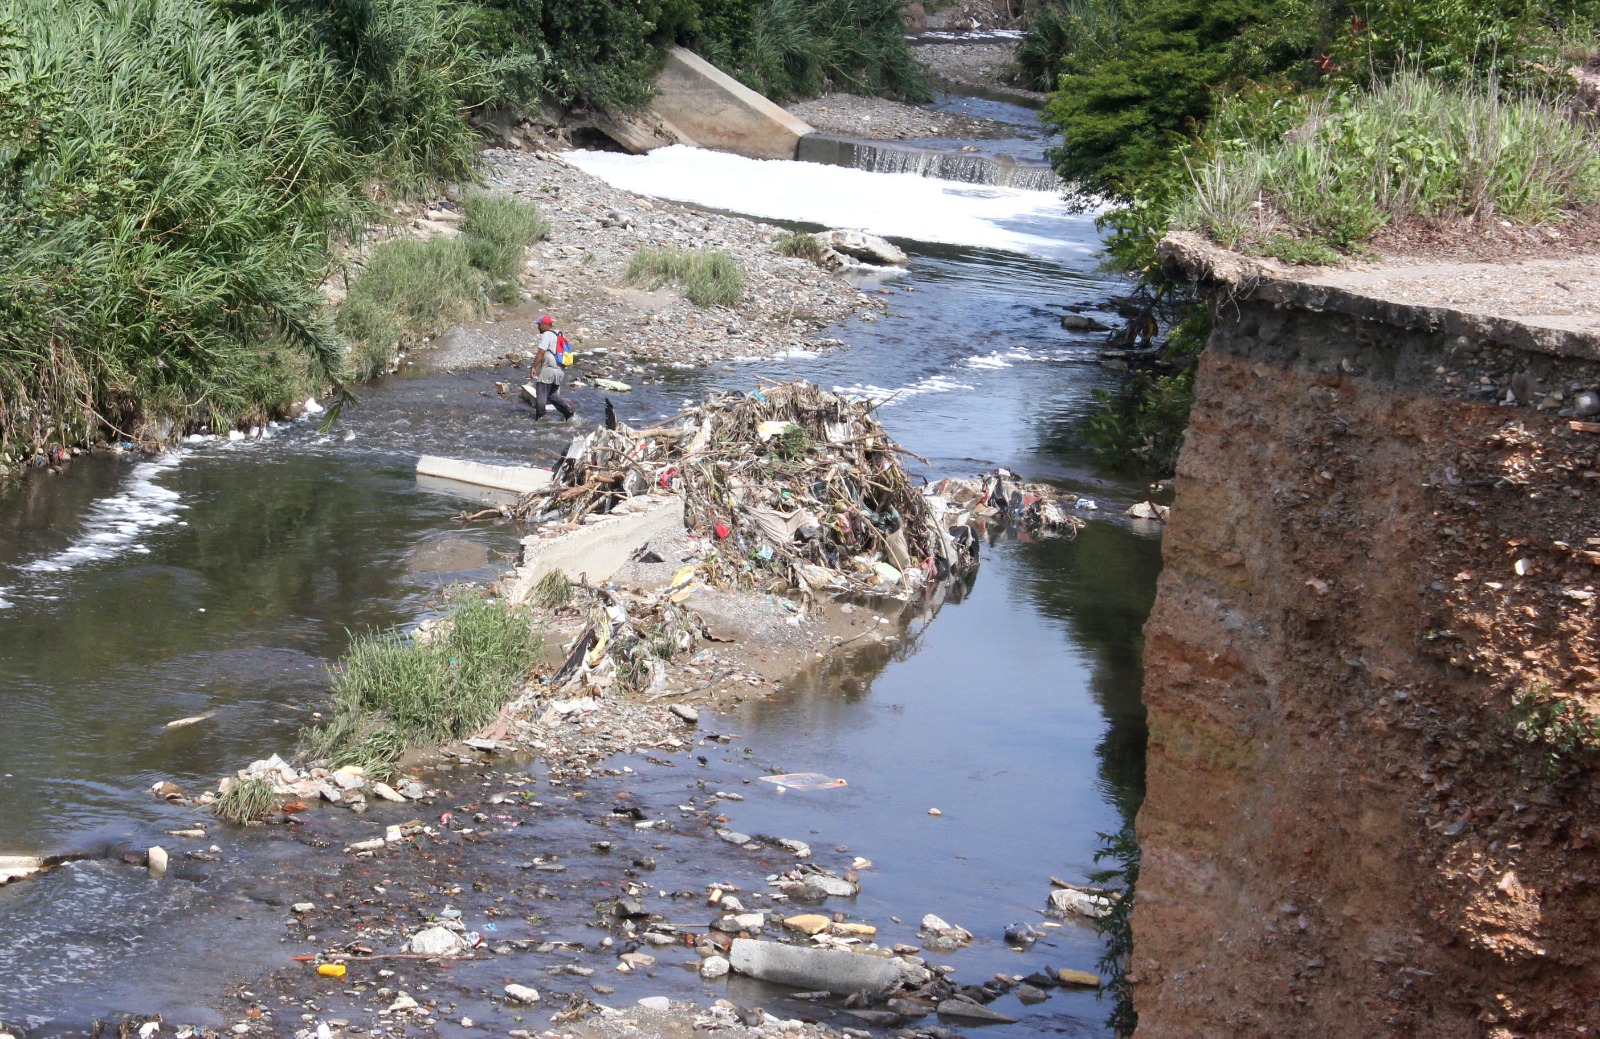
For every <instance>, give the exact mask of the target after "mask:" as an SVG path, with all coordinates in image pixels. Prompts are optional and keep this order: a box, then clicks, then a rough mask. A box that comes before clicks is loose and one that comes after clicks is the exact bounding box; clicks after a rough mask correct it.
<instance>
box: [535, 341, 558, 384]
mask: <svg viewBox="0 0 1600 1039" xmlns="http://www.w3.org/2000/svg"><path fill="white" fill-rule="evenodd" d="M538 348H539V349H540V350H543V351H544V361H543V362H542V363H541V364H540V365H539V371H538V372H537V373H535V375H534V379H535V380H536V381H538V382H553V383H555V384H556V385H557V386H559V385H561V383H562V377H563V374H564V373H563V372H562V371H561V362H560V361H558V360H557V359H556V331H555V329H553V328H552V329H547V330H545V331H544V332H541V333H540V334H539V347H538Z"/></svg>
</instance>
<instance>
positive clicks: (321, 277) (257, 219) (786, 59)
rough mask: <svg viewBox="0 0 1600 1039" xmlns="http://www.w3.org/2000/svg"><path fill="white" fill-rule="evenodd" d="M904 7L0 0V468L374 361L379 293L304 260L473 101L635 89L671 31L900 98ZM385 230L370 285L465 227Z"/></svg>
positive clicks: (497, 103) (779, 71)
mask: <svg viewBox="0 0 1600 1039" xmlns="http://www.w3.org/2000/svg"><path fill="white" fill-rule="evenodd" d="M896 12H897V4H896V3H895V2H894V0H826V2H823V3H812V4H808V3H801V2H797V0H641V2H639V3H630V4H610V3H602V2H599V0H587V2H581V3H563V4H538V3H531V2H528V0H475V2H466V3H462V2H449V0H368V2H364V3H361V4H323V3H316V2H312V0H103V2H97V3H93V4H77V3H71V2H68V0H15V2H14V3H12V4H9V5H6V7H5V9H4V11H3V13H0V279H3V280H4V281H5V283H6V284H7V285H8V286H9V291H8V292H7V294H6V298H5V299H4V300H3V301H0V471H3V469H4V467H5V465H6V464H7V463H8V461H11V460H15V459H19V458H28V457H35V456H36V457H39V458H40V459H42V458H43V457H44V454H45V453H46V452H47V451H48V449H49V448H51V447H52V446H58V447H59V446H69V445H73V444H78V443H83V442H86V441H89V440H92V439H95V438H96V437H98V436H114V437H117V438H123V439H132V440H142V439H151V440H153V439H161V438H163V437H165V436H168V435H171V433H172V432H174V431H178V432H182V431H184V430H188V429H194V428H209V429H212V430H221V429H226V428H231V427H233V426H235V425H240V424H246V423H254V422H258V421H259V420H261V419H263V418H265V417H268V416H270V415H273V414H276V413H279V412H282V411H283V410H284V409H286V408H287V407H288V406H289V405H290V404H291V403H292V402H293V401H295V400H299V399H303V398H304V396H305V395H306V394H307V393H308V392H311V391H313V390H317V389H325V388H328V387H330V386H340V385H341V384H342V382H343V381H344V380H346V379H348V378H351V377H360V376H364V375H367V374H371V373H372V372H374V371H376V370H379V369H380V368H381V367H382V363H381V359H380V358H379V356H378V355H379V354H381V353H383V352H384V350H385V349H387V347H379V346H377V345H375V344H378V343H380V342H386V341H389V340H391V339H392V338H394V337H395V336H396V335H397V334H398V333H396V331H395V328H394V326H393V325H392V324H391V323H390V321H391V319H392V318H394V316H395V315H394V314H392V313H384V312H380V311H381V308H380V309H375V308H374V306H373V305H372V303H373V301H372V300H371V299H367V300H365V301H361V300H358V301H356V302H354V303H353V304H352V306H353V307H354V308H356V309H357V312H354V313H348V314H346V315H345V316H343V317H341V318H339V319H338V320H335V319H334V318H333V316H332V314H331V312H330V309H329V307H328V306H327V303H326V300H325V298H324V296H323V294H322V293H321V292H320V291H319V290H318V288H317V286H319V285H322V284H324V283H325V282H326V281H327V279H328V278H329V277H330V275H334V274H336V273H337V272H338V269H339V267H340V265H341V258H342V257H345V256H346V255H352V256H360V255H362V251H361V250H360V249H355V250H351V248H350V245H351V243H352V242H357V241H358V240H359V239H360V237H361V235H362V233H363V231H364V229H365V228H367V227H370V226H371V225H373V224H374V223H378V222H381V221H382V219H384V217H385V215H386V214H387V213H389V212H390V211H392V208H393V205H394V204H395V203H396V202H403V201H405V200H407V199H420V198H431V197H436V196H437V195H439V194H441V193H444V192H445V191H446V189H447V186H448V185H452V184H460V183H462V182H467V181H470V180H471V177H472V165H473V161H474V154H475V151H476V148H477V146H478V141H479V138H478V136H477V134H476V132H475V131H474V129H473V127H472V125H471V122H472V119H473V117H474V115H475V114H477V113H481V112H484V111H486V110H489V109H497V108H498V109H507V110H511V111H513V112H517V111H522V110H529V109H531V108H532V107H533V106H535V105H536V104H539V103H545V102H553V103H555V104H557V105H560V106H568V107H579V108H585V107H587V108H593V107H627V106H632V105H638V104H642V103H643V102H645V101H647V100H648V98H649V95H650V90H651V80H652V77H653V75H654V73H655V71H656V69H657V68H659V65H660V61H661V54H662V51H663V49H664V48H665V47H666V46H667V45H669V44H671V43H674V42H682V43H686V44H690V45H692V46H695V47H698V48H699V49H701V50H702V51H703V52H704V53H706V54H708V55H710V56H711V57H712V58H713V59H714V60H720V61H724V62H726V63H728V65H729V67H730V70H731V71H733V72H734V73H735V74H736V75H738V76H740V78H743V79H745V80H746V81H747V82H751V83H754V84H755V85H757V86H761V87H763V88H765V89H770V90H772V91H774V92H775V93H778V94H780V95H782V94H792V93H803V92H807V91H813V90H820V89H824V88H827V89H844V90H862V91H874V92H883V93H893V94H898V95H901V96H917V95H919V94H920V93H921V92H922V91H923V89H924V88H923V86H922V83H921V79H920V78H919V77H918V76H917V75H916V73H915V70H914V66H913V65H912V63H911V60H910V57H909V52H908V51H907V50H906V45H905V41H904V39H903V37H902V35H901V31H900V28H899V23H898V21H897V19H896V17H895V16H896ZM469 220H470V217H469ZM474 237H475V238H476V242H477V244H473V242H471V241H469V243H468V245H467V246H466V247H465V252H466V253H467V256H466V259H467V260H468V262H469V263H470V264H471V266H472V267H473V268H474V269H475V270H477V271H479V272H483V271H488V270H490V269H491V268H494V269H497V270H501V271H504V270H505V267H506V265H505V263H504V262H503V261H504V254H503V255H501V256H499V257H496V256H491V255H490V254H489V253H490V252H492V251H493V250H494V249H495V248H497V247H493V246H489V245H487V244H485V243H487V242H488V241H489V240H490V238H492V235H489V236H485V235H477V236H472V235H470V234H469V238H474ZM485 250H488V251H485ZM394 251H395V252H406V251H409V252H410V255H409V256H406V257H404V258H400V259H396V258H391V259H387V260H382V261H379V260H377V258H376V254H375V255H374V257H373V264H374V265H375V266H377V267H379V268H380V273H381V269H382V268H384V267H389V268H390V270H389V271H388V273H387V275H383V276H380V275H375V274H374V272H373V271H372V270H371V269H369V270H367V271H366V273H365V275H364V276H363V280H364V279H365V278H366V277H370V278H372V282H371V284H370V285H369V286H368V289H367V290H363V291H365V292H366V294H367V295H368V296H379V295H382V293H380V292H379V291H378V290H379V289H380V287H381V284H380V283H381V282H382V281H383V277H384V276H392V277H394V278H397V279H398V278H400V277H401V276H402V275H403V274H405V273H406V272H408V271H413V270H415V269H417V268H423V269H432V268H433V267H435V266H436V265H439V264H443V265H445V266H446V267H448V268H449V269H450V270H451V271H453V272H454V273H455V274H457V275H459V274H462V273H463V270H462V268H461V266H460V263H459V260H460V257H459V256H458V255H456V254H457V253H459V252H461V251H462V250H461V248H460V247H457V246H448V245H439V246H427V247H417V248H411V247H405V248H404V249H400V248H397V249H396V250H394ZM514 277H515V271H514V270H513V271H511V272H510V273H509V274H499V275H496V276H495V277H494V278H493V279H492V284H490V285H489V286H488V288H489V290H490V291H489V294H490V295H491V297H495V296H498V297H499V298H501V299H508V298H511V293H512V291H513V290H512V287H511V282H512V280H514ZM447 280H449V279H447ZM362 308H365V309H362ZM400 331H401V332H403V331H404V329H403V328H402V329H401V330H400ZM352 343H354V345H355V347H356V349H355V351H354V353H353V354H351V352H350V348H351V345H352Z"/></svg>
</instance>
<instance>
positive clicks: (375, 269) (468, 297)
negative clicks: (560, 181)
mask: <svg viewBox="0 0 1600 1039" xmlns="http://www.w3.org/2000/svg"><path fill="white" fill-rule="evenodd" d="M462 210H463V213H464V219H463V220H462V223H461V229H462V234H461V237H459V238H446V237H442V236H441V237H435V238H427V239H414V238H400V239H394V240H391V241H388V242H384V243H383V244H381V245H379V246H378V247H377V248H375V249H374V250H373V251H372V255H371V257H370V258H369V259H368V260H367V262H366V265H365V267H364V268H363V269H362V270H361V271H360V273H359V274H358V275H356V277H355V278H354V280H353V281H352V283H351V285H350V291H349V294H348V295H347V296H346V298H345V301H344V302H343V303H342V304H341V305H340V306H339V309H338V311H337V314H336V316H335V323H336V325H337V327H338V329H339V331H340V332H341V333H342V334H343V335H344V336H345V338H346V339H348V340H349V343H350V353H349V358H348V360H347V363H346V366H345V373H346V374H347V375H348V376H349V377H351V378H356V379H366V378H371V377H373V376H376V375H381V374H382V373H383V372H385V371H387V370H388V367H389V364H390V362H391V361H392V360H393V358H394V356H395V353H396V351H397V350H398V349H399V348H400V346H401V345H402V344H403V343H405V342H407V341H408V340H413V339H417V338H420V337H422V336H425V335H433V334H436V333H438V332H441V331H443V330H444V329H445V328H447V327H449V326H450V325H452V324H454V323H456V322H458V321H465V320H467V319H469V318H471V317H474V316H477V315H481V314H482V313H484V312H485V311H486V309H487V304H488V303H489V301H490V300H491V299H492V300H495V301H497V302H501V303H510V302H513V301H515V300H516V299H518V298H519V297H520V295H521V289H520V287H519V285H518V282H517V274H518V272H519V271H520V270H521V268H522V257H523V254H524V250H525V249H526V248H527V246H529V245H531V244H533V243H534V242H535V241H538V240H539V239H540V238H543V237H544V236H545V235H546V234H548V233H549V231H550V223H549V221H548V220H546V219H545V218H544V217H543V216H542V215H541V214H540V213H539V210H538V209H537V207H535V206H534V205H532V204H531V203H524V202H518V201H516V200H515V199H511V198H505V197H502V196H496V195H490V194H487V193H485V192H472V193H471V194H468V195H467V196H466V197H465V198H464V199H463V200H462Z"/></svg>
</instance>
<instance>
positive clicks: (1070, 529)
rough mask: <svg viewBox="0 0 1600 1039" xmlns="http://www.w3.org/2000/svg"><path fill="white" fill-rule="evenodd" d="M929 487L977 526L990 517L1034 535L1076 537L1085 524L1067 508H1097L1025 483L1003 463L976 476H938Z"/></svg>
mask: <svg viewBox="0 0 1600 1039" xmlns="http://www.w3.org/2000/svg"><path fill="white" fill-rule="evenodd" d="M930 490H931V492H932V493H933V494H935V495H937V496H939V497H941V498H943V499H944V500H945V501H947V502H948V503H949V505H950V506H953V507H955V508H957V509H960V510H962V511H963V512H964V513H965V514H966V515H968V516H970V517H971V521H972V522H974V523H976V524H978V525H979V526H980V527H981V526H984V525H986V524H987V522H988V521H991V520H992V521H994V522H995V523H997V524H998V525H1000V526H1001V527H1003V528H1004V527H1013V528H1016V529H1018V530H1021V531H1023V532H1025V533H1027V534H1031V535H1033V536H1035V537H1069V538H1070V537H1076V536H1077V533H1078V531H1080V530H1082V529H1083V528H1084V526H1085V524H1084V521H1083V520H1081V519H1079V518H1078V517H1077V516H1074V515H1072V514H1071V513H1069V512H1068V511H1067V510H1068V509H1086V510H1093V509H1095V508H1097V506H1096V504H1095V503H1094V501H1093V500H1092V499H1090V498H1082V497H1079V496H1078V495H1075V494H1067V493H1063V492H1062V491H1058V490H1056V489H1055V488H1054V487H1051V486H1049V485H1048V484H1043V483H1025V482H1024V481H1023V479H1022V477H1020V476H1018V475H1017V474H1016V473H1014V472H1012V471H1011V470H1010V469H1007V468H1005V467H1003V466H1002V467H1001V468H999V469H996V470H995V471H994V472H992V473H985V474H984V475H982V476H979V477H977V478H976V479H961V478H957V477H950V478H947V479H944V480H940V481H939V482H938V483H937V484H935V485H933V487H932V488H931V489H930Z"/></svg>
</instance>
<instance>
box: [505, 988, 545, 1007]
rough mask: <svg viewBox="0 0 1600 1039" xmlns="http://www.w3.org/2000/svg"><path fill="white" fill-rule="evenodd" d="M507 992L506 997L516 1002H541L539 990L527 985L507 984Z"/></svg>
mask: <svg viewBox="0 0 1600 1039" xmlns="http://www.w3.org/2000/svg"><path fill="white" fill-rule="evenodd" d="M505 992H506V998H507V999H510V1000H513V1001H514V1002H517V1003H537V1002H539V992H538V990H537V989H531V988H529V987H528V986H526V985H507V986H506V988H505Z"/></svg>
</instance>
